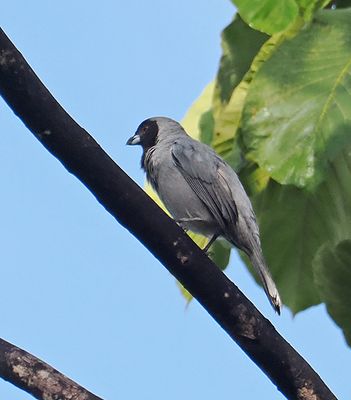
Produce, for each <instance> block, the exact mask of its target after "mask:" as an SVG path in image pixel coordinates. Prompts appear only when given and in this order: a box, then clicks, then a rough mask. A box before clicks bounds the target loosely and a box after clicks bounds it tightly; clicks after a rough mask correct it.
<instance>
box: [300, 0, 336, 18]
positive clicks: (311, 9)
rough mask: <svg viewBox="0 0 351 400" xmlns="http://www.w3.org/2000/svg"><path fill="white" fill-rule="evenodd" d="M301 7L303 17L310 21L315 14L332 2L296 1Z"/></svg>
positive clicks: (325, 0) (328, 0)
mask: <svg viewBox="0 0 351 400" xmlns="http://www.w3.org/2000/svg"><path fill="white" fill-rule="evenodd" d="M296 2H297V4H298V5H299V7H300V13H301V14H302V15H303V17H304V19H305V20H306V21H310V20H311V19H312V17H313V15H314V13H315V12H316V11H317V10H318V9H320V8H324V7H325V6H326V5H327V4H328V3H330V0H296Z"/></svg>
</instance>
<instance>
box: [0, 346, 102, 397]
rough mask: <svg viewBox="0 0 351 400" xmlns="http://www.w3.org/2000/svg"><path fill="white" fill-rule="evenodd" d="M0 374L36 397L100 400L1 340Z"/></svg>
mask: <svg viewBox="0 0 351 400" xmlns="http://www.w3.org/2000/svg"><path fill="white" fill-rule="evenodd" d="M0 375H1V377H2V378H3V379H5V380H7V381H9V382H11V383H13V384H14V385H16V386H17V387H19V388H21V389H23V390H25V391H26V392H28V393H30V394H31V395H33V396H34V397H35V398H37V399H45V400H57V399H67V400H68V399H69V400H102V399H101V398H100V397H97V396H95V395H94V394H92V393H90V392H88V391H87V390H86V389H84V388H83V387H82V386H79V385H78V384H77V383H75V382H73V381H72V380H71V379H69V378H67V377H66V376H65V375H63V374H61V373H60V372H59V371H57V370H56V369H54V368H52V367H50V365H48V364H46V363H44V362H43V361H41V360H39V359H38V358H36V357H34V356H32V355H31V354H29V353H27V352H26V351H24V350H22V349H20V348H18V347H16V346H14V345H13V344H11V343H8V342H6V341H5V340H3V339H0Z"/></svg>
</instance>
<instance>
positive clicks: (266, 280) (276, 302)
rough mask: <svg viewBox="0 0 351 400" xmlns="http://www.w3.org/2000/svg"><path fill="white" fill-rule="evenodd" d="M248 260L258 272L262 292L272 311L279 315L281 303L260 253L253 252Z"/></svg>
mask: <svg viewBox="0 0 351 400" xmlns="http://www.w3.org/2000/svg"><path fill="white" fill-rule="evenodd" d="M250 260H251V262H252V265H253V267H254V268H255V269H256V271H257V272H258V274H259V276H260V278H261V281H262V283H263V288H264V291H265V292H266V295H267V297H268V299H269V301H270V303H271V304H272V307H273V308H274V310H275V311H276V312H277V313H278V314H279V315H280V309H281V307H282V302H281V300H280V296H279V292H278V289H277V287H276V286H275V283H274V281H273V279H272V276H271V274H270V272H269V271H268V268H267V265H266V262H265V260H264V258H263V255H262V252H261V251H254V252H253V253H252V254H251V255H250Z"/></svg>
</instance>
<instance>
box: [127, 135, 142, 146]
mask: <svg viewBox="0 0 351 400" xmlns="http://www.w3.org/2000/svg"><path fill="white" fill-rule="evenodd" d="M126 144H128V145H129V146H133V145H135V144H140V136H139V135H138V134H135V135H134V136H132V137H130V138H129V139H128V140H127V143H126Z"/></svg>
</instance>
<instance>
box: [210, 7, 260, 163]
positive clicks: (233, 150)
mask: <svg viewBox="0 0 351 400" xmlns="http://www.w3.org/2000/svg"><path fill="white" fill-rule="evenodd" d="M267 39H268V36H267V35H265V34H263V33H261V32H258V31H255V30H254V29H252V28H250V27H249V26H248V25H247V24H245V23H244V22H243V21H242V19H241V18H240V16H239V15H236V17H235V19H234V21H233V22H232V23H231V24H230V25H229V26H228V27H227V28H226V29H225V30H224V31H223V34H222V49H223V54H222V57H221V61H220V67H219V71H218V74H217V79H216V86H215V91H214V97H213V107H212V116H213V119H214V127H213V132H214V135H213V136H212V143H211V144H212V146H213V147H214V149H215V150H216V151H217V152H218V153H219V154H220V155H221V156H222V157H223V158H224V159H225V160H226V161H227V162H229V164H230V165H231V166H232V167H233V168H234V169H236V170H238V169H240V167H241V163H242V156H241V151H240V146H239V144H238V143H237V142H236V139H234V136H235V132H236V129H237V127H238V125H239V120H240V115H241V110H242V107H243V104H244V100H245V96H246V84H247V82H246V81H245V82H244V83H242V84H240V85H239V83H240V82H241V81H242V79H243V77H244V76H245V74H247V73H248V71H249V70H250V67H251V64H252V61H253V59H254V58H255V57H256V55H257V52H258V50H259V49H260V48H261V46H262V44H263V43H264V42H265V41H266V40H267ZM238 85H239V86H238ZM234 89H236V92H235V96H234V94H233V90H234Z"/></svg>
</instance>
